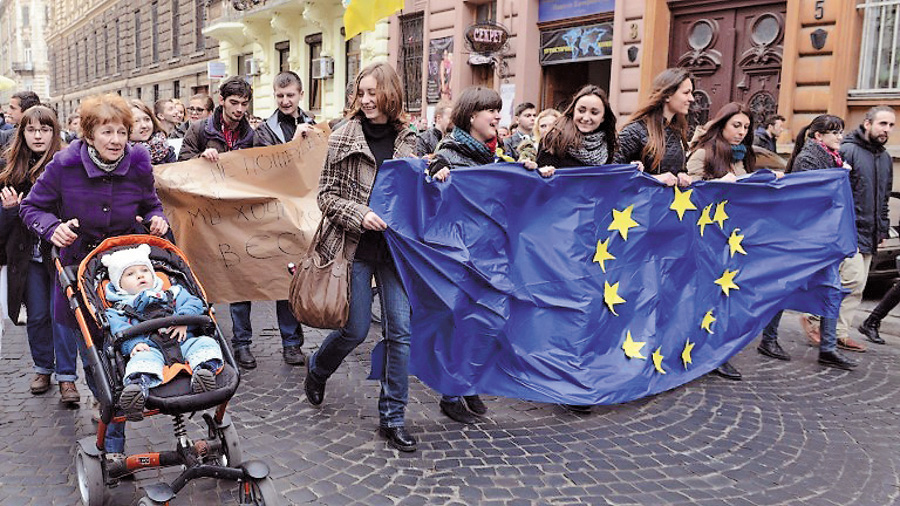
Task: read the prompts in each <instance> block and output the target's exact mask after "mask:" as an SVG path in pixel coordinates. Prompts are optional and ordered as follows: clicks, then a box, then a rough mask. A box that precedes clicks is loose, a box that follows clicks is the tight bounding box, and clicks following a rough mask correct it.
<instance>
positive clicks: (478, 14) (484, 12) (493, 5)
mask: <svg viewBox="0 0 900 506" xmlns="http://www.w3.org/2000/svg"><path fill="white" fill-rule="evenodd" d="M469 12H471V11H469ZM475 21H497V0H492V1H491V2H488V3H484V4H481V5H479V6H478V7H476V8H475Z"/></svg>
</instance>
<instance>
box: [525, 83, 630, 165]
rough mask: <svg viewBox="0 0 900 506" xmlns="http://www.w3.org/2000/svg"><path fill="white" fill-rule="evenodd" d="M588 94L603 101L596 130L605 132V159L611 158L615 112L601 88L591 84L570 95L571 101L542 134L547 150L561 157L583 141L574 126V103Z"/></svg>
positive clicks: (613, 145)
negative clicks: (601, 116) (601, 115)
mask: <svg viewBox="0 0 900 506" xmlns="http://www.w3.org/2000/svg"><path fill="white" fill-rule="evenodd" d="M588 95H594V96H596V97H599V98H600V100H601V101H602V102H603V123H600V126H599V127H598V130H602V131H603V133H605V134H606V151H607V153H608V154H609V158H607V161H609V160H611V159H612V157H613V154H614V153H615V152H616V113H614V112H613V110H612V108H611V107H610V106H609V99H608V98H607V97H606V92H605V91H603V88H601V87H599V86H594V85H593V84H589V85H587V86H584V87H583V88H581V89H580V90H579V91H578V93H576V94H575V96H574V97H572V101H571V102H569V105H568V107H566V110H565V111H563V113H562V116H560V117H559V118H558V119H557V120H556V121H554V122H553V126H551V127H550V130H549V131H548V132H547V134H546V135H544V138H543V139H542V140H541V144H542V145H543V147H544V148H545V149H546V150H547V152H549V153H551V154H553V155H556V156H558V157H562V156H565V154H566V152H567V151H568V149H569V148H570V147H573V148H580V147H581V144H582V142H584V134H583V133H581V131H579V130H578V127H577V126H575V104H576V103H578V101H579V100H581V98H582V97H586V96H588Z"/></svg>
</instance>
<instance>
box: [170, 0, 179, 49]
mask: <svg viewBox="0 0 900 506" xmlns="http://www.w3.org/2000/svg"><path fill="white" fill-rule="evenodd" d="M178 8H179V6H178V0H172V57H173V58H174V57H176V56H178V55H180V54H181V46H180V45H179V38H180V37H179V35H180V32H181V13H180V12H179V11H178Z"/></svg>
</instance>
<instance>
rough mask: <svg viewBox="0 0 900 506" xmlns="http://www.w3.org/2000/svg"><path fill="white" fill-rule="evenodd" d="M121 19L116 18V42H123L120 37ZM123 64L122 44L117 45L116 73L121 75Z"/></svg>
mask: <svg viewBox="0 0 900 506" xmlns="http://www.w3.org/2000/svg"><path fill="white" fill-rule="evenodd" d="M119 34H120V32H119V18H116V40H122V37H121V36H120V35H119ZM121 64H122V44H116V73H117V74H118V73H119V69H120V68H122V67H121V66H120V65H121Z"/></svg>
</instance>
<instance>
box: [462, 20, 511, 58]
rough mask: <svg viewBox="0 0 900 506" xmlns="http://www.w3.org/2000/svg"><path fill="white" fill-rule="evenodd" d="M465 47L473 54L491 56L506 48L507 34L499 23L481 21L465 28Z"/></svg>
mask: <svg viewBox="0 0 900 506" xmlns="http://www.w3.org/2000/svg"><path fill="white" fill-rule="evenodd" d="M464 36H465V39H466V45H467V46H468V47H469V50H470V51H472V52H473V53H478V54H486V55H489V54H493V53H497V52H499V51H500V50H501V49H503V47H504V46H506V42H507V41H508V40H509V32H508V31H507V30H506V27H504V26H503V25H501V24H499V23H494V22H491V21H483V22H480V23H475V24H474V25H472V26H470V27H468V28H466V33H465V35H464Z"/></svg>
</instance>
